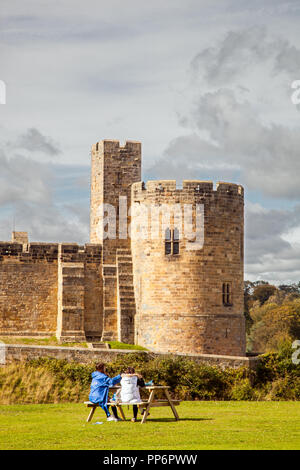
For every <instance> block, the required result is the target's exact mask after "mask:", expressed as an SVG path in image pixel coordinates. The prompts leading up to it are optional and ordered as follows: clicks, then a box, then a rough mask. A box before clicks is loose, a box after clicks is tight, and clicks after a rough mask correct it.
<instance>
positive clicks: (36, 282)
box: [0, 242, 103, 341]
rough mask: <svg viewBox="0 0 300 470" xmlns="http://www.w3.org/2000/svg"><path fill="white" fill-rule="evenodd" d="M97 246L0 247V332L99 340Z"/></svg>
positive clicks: (100, 317)
mask: <svg viewBox="0 0 300 470" xmlns="http://www.w3.org/2000/svg"><path fill="white" fill-rule="evenodd" d="M102 297H103V290H102V265H101V246H99V245H92V244H88V245H85V246H79V245H77V244H55V243H53V244H46V243H44V244H43V243H31V244H30V245H27V246H25V245H22V244H19V243H8V242H7V243H5V242H2V243H0V334H11V335H12V334H16V335H46V336H49V335H53V334H56V335H57V337H58V338H59V339H61V340H69V341H70V340H72V341H74V340H85V339H86V335H88V336H91V337H97V338H100V337H101V335H102V328H103V315H102Z"/></svg>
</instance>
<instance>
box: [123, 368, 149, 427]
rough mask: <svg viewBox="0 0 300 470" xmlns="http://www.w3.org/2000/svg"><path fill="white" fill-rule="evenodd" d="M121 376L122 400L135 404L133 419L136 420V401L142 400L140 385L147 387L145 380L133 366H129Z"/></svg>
mask: <svg viewBox="0 0 300 470" xmlns="http://www.w3.org/2000/svg"><path fill="white" fill-rule="evenodd" d="M121 377H122V380H121V382H120V384H121V393H120V395H121V396H120V398H121V402H123V403H132V404H133V418H132V420H131V421H133V422H135V421H136V418H137V413H138V407H137V405H136V403H141V402H142V400H141V397H140V391H139V387H145V382H144V379H143V378H142V376H141V375H139V374H136V373H135V370H134V368H133V367H128V368H127V369H126V370H125V372H124V373H123V374H121Z"/></svg>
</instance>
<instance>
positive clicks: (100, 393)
mask: <svg viewBox="0 0 300 470" xmlns="http://www.w3.org/2000/svg"><path fill="white" fill-rule="evenodd" d="M121 379H122V377H121V375H117V376H116V377H113V378H112V379H111V378H110V377H108V375H106V373H105V364H102V363H99V364H97V365H96V371H95V372H93V373H92V383H91V391H90V395H89V400H90V401H91V402H92V403H97V404H98V405H99V406H101V408H102V409H103V410H104V412H105V414H106V417H107V421H121V419H120V418H119V417H118V414H117V410H116V409H115V407H113V408H112V409H113V414H114V416H111V414H110V412H109V408H108V406H107V401H108V389H109V387H113V386H114V385H116V384H118V383H119V382H120V381H121Z"/></svg>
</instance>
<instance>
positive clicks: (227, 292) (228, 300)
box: [222, 282, 232, 307]
mask: <svg viewBox="0 0 300 470" xmlns="http://www.w3.org/2000/svg"><path fill="white" fill-rule="evenodd" d="M222 300H223V305H225V306H226V307H229V306H231V305H232V293H231V285H230V283H229V282H224V283H223V286H222Z"/></svg>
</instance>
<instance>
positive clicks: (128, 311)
mask: <svg viewBox="0 0 300 470" xmlns="http://www.w3.org/2000/svg"><path fill="white" fill-rule="evenodd" d="M117 286H118V333H119V341H122V342H123V343H130V344H134V318H135V313H136V308H135V298H134V288H133V273H132V256H131V252H130V250H125V249H118V250H117Z"/></svg>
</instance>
